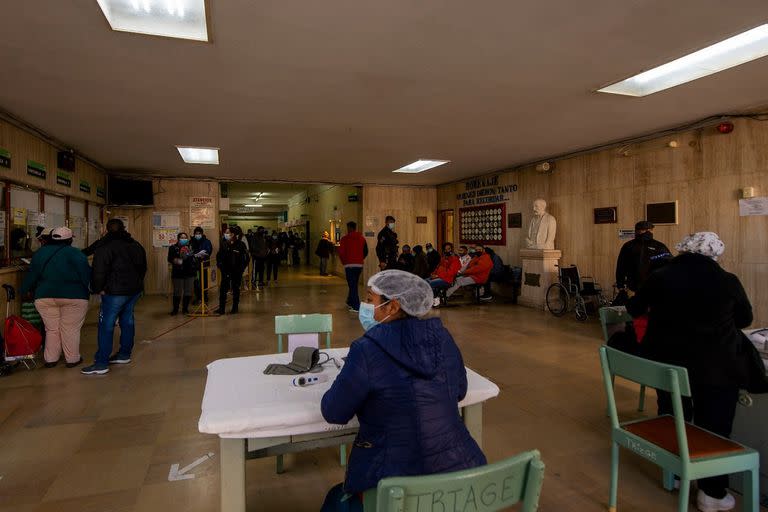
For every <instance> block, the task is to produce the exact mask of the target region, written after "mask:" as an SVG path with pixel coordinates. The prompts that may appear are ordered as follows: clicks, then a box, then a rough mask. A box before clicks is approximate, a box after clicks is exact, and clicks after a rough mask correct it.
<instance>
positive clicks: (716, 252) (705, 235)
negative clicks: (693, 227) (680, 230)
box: [675, 231, 725, 261]
mask: <svg viewBox="0 0 768 512" xmlns="http://www.w3.org/2000/svg"><path fill="white" fill-rule="evenodd" d="M675 248H676V249H677V250H678V251H680V252H695V253H696V254H701V255H702V256H708V257H710V258H712V259H713V260H715V261H717V258H719V257H720V256H722V255H723V253H724V252H725V244H724V243H723V241H722V240H720V237H719V236H717V233H713V232H711V231H700V232H698V233H694V234H692V235H688V236H686V237H685V238H683V239H682V240H681V241H680V243H679V244H677V245H676V246H675Z"/></svg>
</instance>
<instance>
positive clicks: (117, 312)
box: [94, 293, 141, 367]
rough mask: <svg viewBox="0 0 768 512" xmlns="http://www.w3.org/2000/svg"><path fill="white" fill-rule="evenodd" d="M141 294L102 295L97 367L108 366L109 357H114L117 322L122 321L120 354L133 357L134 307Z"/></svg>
mask: <svg viewBox="0 0 768 512" xmlns="http://www.w3.org/2000/svg"><path fill="white" fill-rule="evenodd" d="M139 297H141V294H140V293H137V294H136V295H102V296H101V308H99V334H98V341H99V348H98V350H97V351H96V356H95V357H94V359H95V364H96V366H104V367H106V366H108V365H109V356H110V355H112V338H113V337H114V334H115V322H116V321H117V320H118V319H120V350H119V351H118V354H119V355H121V356H123V357H131V351H133V338H134V336H135V334H136V322H135V321H134V318H133V307H134V306H135V305H136V302H138V300H139Z"/></svg>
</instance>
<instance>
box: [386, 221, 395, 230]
mask: <svg viewBox="0 0 768 512" xmlns="http://www.w3.org/2000/svg"><path fill="white" fill-rule="evenodd" d="M387 227H388V228H389V229H395V223H394V222H390V223H389V224H387Z"/></svg>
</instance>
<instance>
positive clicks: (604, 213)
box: [594, 206, 619, 224]
mask: <svg viewBox="0 0 768 512" xmlns="http://www.w3.org/2000/svg"><path fill="white" fill-rule="evenodd" d="M617 211H618V209H617V208H616V207H615V206H608V207H606V208H595V210H594V212H595V224H616V222H618V219H619V217H618V214H617Z"/></svg>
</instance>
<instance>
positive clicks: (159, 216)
mask: <svg viewBox="0 0 768 512" xmlns="http://www.w3.org/2000/svg"><path fill="white" fill-rule="evenodd" d="M179 226H181V212H152V228H153V229H179Z"/></svg>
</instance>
